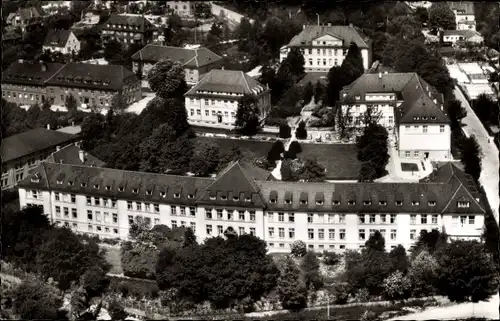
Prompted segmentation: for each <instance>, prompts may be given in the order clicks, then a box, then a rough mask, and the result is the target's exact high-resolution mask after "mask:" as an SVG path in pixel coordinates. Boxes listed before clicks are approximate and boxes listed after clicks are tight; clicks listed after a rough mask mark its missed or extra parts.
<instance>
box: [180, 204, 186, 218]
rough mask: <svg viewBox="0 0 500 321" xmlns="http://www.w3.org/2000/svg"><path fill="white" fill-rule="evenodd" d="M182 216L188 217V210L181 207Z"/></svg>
mask: <svg viewBox="0 0 500 321" xmlns="http://www.w3.org/2000/svg"><path fill="white" fill-rule="evenodd" d="M181 216H186V208H185V207H182V206H181Z"/></svg>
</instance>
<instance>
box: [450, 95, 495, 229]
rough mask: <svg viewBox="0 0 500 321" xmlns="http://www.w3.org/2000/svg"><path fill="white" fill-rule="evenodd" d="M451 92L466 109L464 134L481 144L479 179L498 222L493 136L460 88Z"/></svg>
mask: <svg viewBox="0 0 500 321" xmlns="http://www.w3.org/2000/svg"><path fill="white" fill-rule="evenodd" d="M453 92H454V93H455V97H456V98H457V99H458V100H459V101H461V102H462V106H464V107H465V109H466V110H467V116H466V117H465V118H464V119H463V120H462V123H463V124H464V125H465V126H464V127H463V130H464V133H465V135H466V136H467V137H469V136H471V135H475V136H476V139H477V142H478V143H479V145H480V146H481V149H482V152H483V158H482V166H481V167H482V170H481V177H480V178H479V181H480V182H481V184H482V185H483V187H484V190H485V191H486V196H487V198H488V202H489V203H490V206H491V208H492V210H493V214H494V215H495V218H496V220H497V222H499V215H498V206H499V204H500V201H499V197H498V180H499V175H498V169H499V162H498V149H497V147H496V145H495V144H494V142H493V137H490V135H489V134H488V132H487V131H486V129H485V128H484V126H483V124H482V123H481V121H480V120H479V118H477V116H476V114H475V113H474V111H473V110H472V108H471V107H470V105H469V103H468V102H467V100H466V99H465V97H464V95H463V94H462V92H461V91H460V89H458V88H457V87H455V89H454V90H453Z"/></svg>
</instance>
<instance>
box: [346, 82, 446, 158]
mask: <svg viewBox="0 0 500 321" xmlns="http://www.w3.org/2000/svg"><path fill="white" fill-rule="evenodd" d="M339 105H340V107H341V108H342V111H343V113H344V115H346V112H349V114H350V119H349V122H350V124H351V125H352V126H354V127H356V126H363V125H364V124H363V115H364V113H365V111H366V110H367V108H371V109H372V111H373V114H374V115H377V116H379V117H380V118H379V119H378V122H379V123H380V124H382V125H384V126H385V127H386V128H387V129H388V131H389V133H390V134H391V133H392V134H394V135H395V138H396V140H397V149H398V152H399V156H400V157H402V158H417V159H429V160H434V161H445V160H450V159H451V130H450V120H449V118H448V116H447V115H446V114H445V112H444V111H443V95H442V94H440V93H438V92H437V91H436V89H434V88H433V87H432V86H430V85H429V84H428V83H427V82H426V81H425V80H423V79H422V78H421V77H420V76H418V75H417V74H416V73H378V74H363V75H362V76H360V77H359V78H358V79H356V80H355V81H354V82H353V83H351V84H350V85H348V86H346V87H345V88H344V89H343V90H342V91H341V101H340V102H339Z"/></svg>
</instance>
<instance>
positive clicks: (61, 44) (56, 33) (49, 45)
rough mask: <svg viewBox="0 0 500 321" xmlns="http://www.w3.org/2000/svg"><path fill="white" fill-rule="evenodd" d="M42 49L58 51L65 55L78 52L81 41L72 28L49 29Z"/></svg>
mask: <svg viewBox="0 0 500 321" xmlns="http://www.w3.org/2000/svg"><path fill="white" fill-rule="evenodd" d="M42 50H43V51H45V50H48V51H51V52H54V51H58V52H60V53H62V54H63V55H69V54H71V53H75V54H77V53H78V52H79V51H80V41H79V40H78V39H77V38H76V36H75V34H74V33H73V32H72V31H71V30H57V29H56V30H49V32H48V33H47V36H46V37H45V40H44V41H43V47H42Z"/></svg>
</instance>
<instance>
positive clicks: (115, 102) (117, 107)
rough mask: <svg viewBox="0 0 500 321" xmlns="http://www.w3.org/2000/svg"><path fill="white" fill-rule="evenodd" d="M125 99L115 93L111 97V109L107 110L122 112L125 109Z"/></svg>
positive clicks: (126, 105) (123, 96) (120, 94)
mask: <svg viewBox="0 0 500 321" xmlns="http://www.w3.org/2000/svg"><path fill="white" fill-rule="evenodd" d="M127 107H128V104H127V97H125V95H123V94H122V93H117V94H115V95H113V98H112V99H111V108H110V109H109V110H113V111H115V112H117V113H120V112H123V111H125V110H126V109H127Z"/></svg>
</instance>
